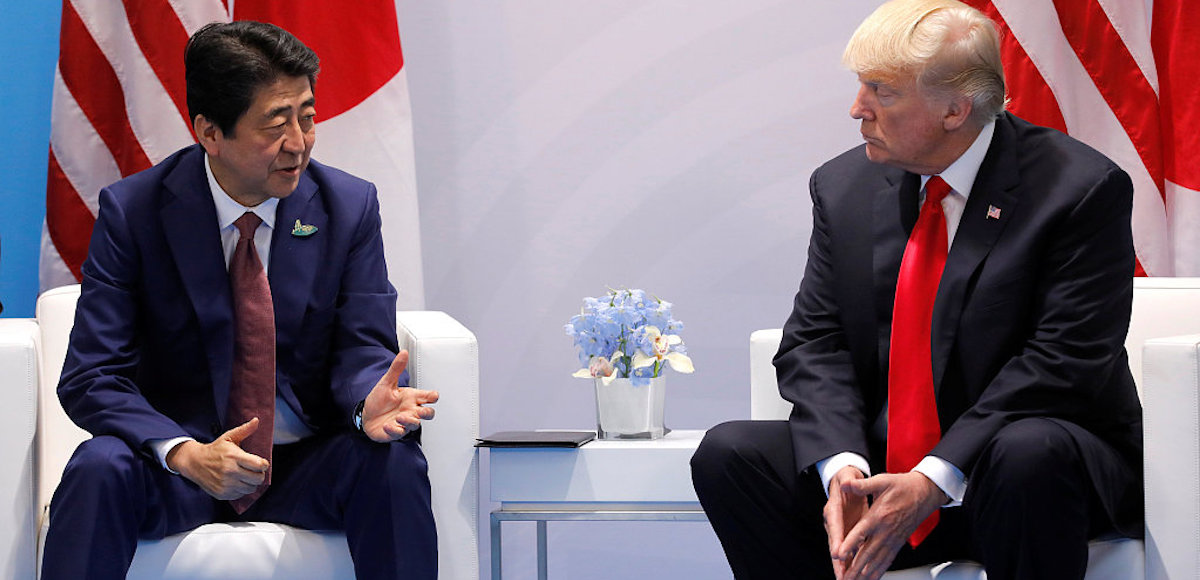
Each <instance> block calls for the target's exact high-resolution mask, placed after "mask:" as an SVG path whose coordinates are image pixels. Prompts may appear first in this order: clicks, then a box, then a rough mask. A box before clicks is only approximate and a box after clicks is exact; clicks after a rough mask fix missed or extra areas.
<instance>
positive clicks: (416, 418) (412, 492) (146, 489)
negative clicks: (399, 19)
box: [43, 22, 438, 580]
mask: <svg viewBox="0 0 1200 580" xmlns="http://www.w3.org/2000/svg"><path fill="white" fill-rule="evenodd" d="M185 64H186V70H187V100H188V109H189V115H190V117H191V119H192V125H193V129H194V130H195V133H196V137H197V139H198V140H199V144H198V145H193V146H190V147H187V148H184V149H182V150H180V151H178V152H177V153H175V154H173V155H172V156H170V157H168V158H167V159H165V160H163V161H162V162H161V163H159V164H158V165H156V166H154V167H152V168H150V169H148V170H146V171H143V172H141V173H139V174H136V175H133V176H130V177H128V178H126V179H123V180H121V181H118V182H117V183H114V184H112V185H111V186H109V187H107V188H105V189H104V190H102V191H101V193H100V212H99V216H98V218H97V221H96V225H95V229H94V230H93V234H92V240H91V246H90V249H89V254H88V259H87V261H86V262H85V263H84V265H83V282H82V294H81V296H80V299H79V303H78V307H77V312H76V319H75V326H74V328H73V330H72V333H71V342H70V347H69V349H68V353H67V358H66V363H65V365H64V367H63V373H62V378H61V382H60V384H59V388H58V393H59V398H60V400H61V402H62V404H63V407H64V408H65V410H66V412H67V414H68V415H69V416H70V417H71V419H72V420H73V421H74V422H75V423H76V424H78V425H80V426H81V427H82V428H84V429H85V430H87V431H88V432H90V433H91V434H92V435H93V438H92V439H90V440H88V441H86V442H84V443H83V444H81V445H80V446H79V448H78V449H77V450H76V452H75V454H74V455H73V456H72V458H71V460H70V462H69V463H68V464H67V467H66V469H65V471H64V473H63V477H62V483H61V484H60V485H59V487H58V489H57V490H56V491H55V494H54V498H53V501H52V503H51V508H50V532H49V535H48V537H47V539H46V548H45V557H44V563H43V578H46V579H48V580H55V579H60V578H72V579H79V578H105V579H107V578H112V579H116V578H124V577H125V574H126V572H127V570H128V568H129V564H130V562H131V561H132V558H133V555H134V550H135V548H136V545H137V540H138V539H157V538H162V537H164V536H166V535H169V534H175V533H179V532H183V531H186V530H189V529H192V528H195V527H196V526H199V525H201V524H204V523H208V522H215V521H249V520H259V521H274V522H281V523H286V524H291V525H296V526H299V527H303V528H309V529H337V530H345V532H346V536H347V540H348V543H349V546H350V552H351V556H352V558H353V560H354V566H355V572H356V575H357V577H358V578H398V577H404V578H424V579H433V578H436V576H437V542H436V531H435V528H434V522H433V515H432V512H431V508H430V489H429V479H428V474H427V465H426V462H425V457H424V456H423V454H422V452H421V449H420V447H419V446H418V438H419V432H416V430H417V429H418V427H419V426H420V424H421V421H422V420H425V419H430V418H432V417H433V409H432V408H431V407H426V406H424V405H426V404H428V403H433V402H435V401H436V400H437V396H438V395H437V393H436V392H434V391H423V390H418V389H413V388H408V387H407V386H406V385H407V384H408V374H407V372H406V371H405V366H406V364H407V361H408V355H407V353H406V352H399V354H397V351H398V350H399V349H398V347H397V341H396V329H395V318H396V315H395V311H396V291H395V289H394V288H393V287H392V285H391V284H390V283H389V282H388V278H387V267H386V265H385V263H384V257H383V241H382V237H381V233H380V217H379V202H378V199H377V196H376V192H375V188H374V186H373V185H372V184H370V183H368V182H366V181H363V180H361V179H358V178H355V177H353V176H351V175H348V174H346V173H343V172H341V171H338V170H336V169H333V168H331V167H327V166H324V165H321V164H320V163H318V162H316V161H311V160H310V159H309V154H310V152H311V151H312V147H313V143H314V140H315V130H314V118H315V115H316V109H315V99H314V94H313V89H314V83H315V80H316V75H317V71H318V60H317V56H316V55H315V54H314V53H313V52H312V51H311V50H310V49H309V48H308V47H306V46H304V44H302V43H301V42H300V41H299V40H297V39H296V38H295V37H294V36H292V35H291V34H289V33H287V32H286V31H284V30H282V29H280V28H278V27H275V26H271V25H267V24H262V23H257V22H235V23H232V24H210V25H208V26H206V27H204V28H202V29H201V30H200V31H198V32H197V33H196V34H195V35H194V36H193V37H192V39H191V40H190V41H189V43H188V47H187V50H186V54H185ZM247 213H253V214H255V216H257V217H256V218H252V219H253V222H254V223H257V222H259V220H261V223H260V224H258V225H257V229H253V228H254V226H253V225H252V226H251V229H250V230H249V231H250V232H252V234H251V233H247V234H242V235H245V236H246V238H247V239H249V237H250V236H251V235H252V236H253V238H252V239H253V244H252V245H250V246H249V247H250V248H251V249H250V250H249V251H248V252H246V253H245V255H247V256H249V255H252V254H253V253H254V252H255V250H257V256H258V261H259V262H261V267H260V269H259V270H258V272H259V277H260V279H261V277H262V276H263V274H264V273H263V270H265V277H266V279H267V281H269V297H270V300H271V303H272V308H269V309H267V312H269V313H271V312H273V316H274V323H273V324H274V336H273V339H274V340H273V344H272V341H270V340H267V341H266V344H267V345H268V349H271V348H273V350H274V355H273V356H274V360H275V369H274V373H270V371H269V370H268V371H267V373H268V374H266V376H267V377H268V380H267V382H268V383H269V377H270V376H271V374H273V375H274V379H275V381H274V382H275V385H274V386H275V391H274V392H275V398H274V413H273V418H272V420H270V421H265V418H264V420H262V421H260V418H259V417H258V416H255V417H253V418H251V419H249V420H247V421H245V422H242V421H237V422H233V421H231V418H230V417H229V415H230V411H229V408H230V404H229V400H230V392H231V383H232V382H234V381H235V378H234V377H232V375H234V374H235V371H234V367H235V366H236V365H235V363H234V359H235V327H237V326H238V323H239V321H238V320H237V318H238V316H237V315H236V314H235V308H234V302H235V296H234V292H233V291H232V290H231V282H230V279H231V277H230V273H229V272H228V270H227V268H228V267H229V264H230V259H231V255H233V254H234V252H235V248H236V247H242V246H238V244H239V242H238V239H239V235H240V234H239V231H238V229H237V228H236V227H235V225H234V222H235V221H238V222H240V221H244V220H239V218H241V217H243V216H244V214H247ZM247 239H243V240H242V241H243V242H246V241H247ZM239 348H240V347H239ZM238 356H240V354H239V355H238ZM265 408H270V405H269V403H268V404H267V405H266V407H265ZM269 414H270V413H268V415H269ZM264 423H265V424H266V425H272V427H271V428H270V429H269V432H270V435H271V437H270V439H269V440H268V443H267V445H266V448H267V449H268V450H269V451H270V452H269V453H267V454H265V455H269V457H270V459H268V458H267V457H263V456H262V455H256V454H253V453H250V452H248V451H246V450H245V449H243V447H244V444H243V442H244V441H245V440H246V439H247V438H250V437H252V436H253V435H254V433H255V432H256V431H258V430H259V428H260V424H264ZM263 428H264V429H266V427H263ZM259 435H260V437H261V435H262V434H261V433H260V434H259ZM268 473H269V474H270V475H269V476H268ZM264 483H269V486H267V487H266V488H265V492H263V493H262V495H261V496H259V497H257V499H255V500H253V503H251V504H250V505H249V507H248V508H247V507H245V506H244V505H243V506H241V507H239V508H238V509H236V510H235V509H234V508H233V507H231V505H230V503H229V502H228V500H239V499H244V498H246V497H252V496H248V494H251V492H256V490H258V491H261V488H262V485H263V484H264ZM242 510H244V511H242Z"/></svg>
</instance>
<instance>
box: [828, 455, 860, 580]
mask: <svg viewBox="0 0 1200 580" xmlns="http://www.w3.org/2000/svg"><path fill="white" fill-rule="evenodd" d="M864 477H866V476H865V475H863V472H861V471H859V470H858V468H857V467H851V466H849V465H847V466H846V467H843V468H841V469H839V470H838V472H837V473H835V474H834V475H833V479H830V480H829V490H828V491H829V500H828V501H827V502H825V511H824V516H825V534H826V535H827V536H829V554H830V556H831V557H832V558H833V573H834V575H835V576H837V578H838V580H842V577H843V576H844V575H845V571H846V561H844V560H842V559H840V558H838V557H837V554H838V553H839V552H840V551H841V547H842V541H843V540H844V539H845V538H846V532H847V531H849V530H850V529H851V528H853V527H854V526H855V525H856V524H857V523H858V521H859V519H861V518H862V515H863V512H865V511H867V498H866V497H863V496H860V495H855V494H850V493H846V492H845V491H843V489H842V485H843V484H844V483H847V482H849V481H852V480H855V479H863V478H864Z"/></svg>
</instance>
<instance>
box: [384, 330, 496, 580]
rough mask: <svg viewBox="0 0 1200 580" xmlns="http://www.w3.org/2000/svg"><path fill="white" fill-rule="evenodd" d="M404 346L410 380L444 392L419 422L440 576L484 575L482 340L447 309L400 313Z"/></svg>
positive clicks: (400, 331)
mask: <svg viewBox="0 0 1200 580" xmlns="http://www.w3.org/2000/svg"><path fill="white" fill-rule="evenodd" d="M396 328H397V331H398V337H399V340H400V348H404V349H408V353H409V360H408V372H409V377H410V382H411V385H412V386H414V387H417V388H421V389H432V390H436V391H438V392H439V394H440V395H441V399H440V400H439V401H438V402H437V403H436V404H435V405H434V409H435V410H436V415H435V416H434V418H433V420H432V421H429V422H427V423H425V424H424V425H423V426H422V427H421V431H422V433H421V445H422V447H423V449H424V451H425V457H426V458H427V459H428V461H429V479H430V481H431V482H432V485H433V514H434V518H436V520H437V526H438V567H439V576H441V577H442V578H472V579H473V578H478V577H479V464H478V459H477V454H476V451H475V438H476V437H478V436H479V345H478V343H477V342H476V340H475V335H474V334H472V333H471V331H470V330H467V328H466V327H464V326H463V325H462V324H459V322H458V321H456V320H454V319H453V318H451V317H450V316H449V315H447V314H446V313H444V312H432V311H410V312H405V311H402V312H398V313H397V314H396Z"/></svg>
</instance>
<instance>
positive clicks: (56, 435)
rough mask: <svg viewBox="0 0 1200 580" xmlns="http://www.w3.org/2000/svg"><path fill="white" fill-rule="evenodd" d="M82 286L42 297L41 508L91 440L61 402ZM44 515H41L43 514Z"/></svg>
mask: <svg viewBox="0 0 1200 580" xmlns="http://www.w3.org/2000/svg"><path fill="white" fill-rule="evenodd" d="M78 300H79V285H78V284H75V285H71V286H62V287H60V288H54V289H51V290H47V291H46V292H44V293H42V295H41V296H39V297H38V301H37V313H36V316H37V323H38V332H39V333H40V339H41V361H40V362H39V367H40V369H39V372H38V397H37V400H38V415H37V416H38V430H37V444H36V453H37V457H38V460H37V461H36V462H35V463H36V464H37V473H36V474H35V476H36V477H37V481H36V485H37V504H36V505H37V506H38V507H39V508H41V507H44V506H46V505H49V503H50V496H52V495H54V488H56V487H58V480H59V478H61V477H62V472H63V468H64V467H66V466H67V460H68V459H70V458H71V454H72V453H74V452H75V448H76V447H78V446H79V444H80V443H82V442H84V441H85V440H87V439H89V438H91V435H89V434H88V432H87V431H84V430H83V429H80V428H79V427H78V426H76V425H75V423H72V422H71V419H69V418H68V417H67V413H66V411H63V408H62V405H61V404H60V403H59V402H58V377H59V375H60V374H62V368H63V361H64V360H65V359H66V358H67V344H68V343H70V341H71V327H72V326H74V325H75V303H76V302H77V301H78ZM39 513H40V512H39Z"/></svg>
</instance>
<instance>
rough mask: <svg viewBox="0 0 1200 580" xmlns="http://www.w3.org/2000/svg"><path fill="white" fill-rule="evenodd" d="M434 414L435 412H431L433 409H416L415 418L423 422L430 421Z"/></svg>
mask: <svg viewBox="0 0 1200 580" xmlns="http://www.w3.org/2000/svg"><path fill="white" fill-rule="evenodd" d="M435 413H436V412H435V411H434V410H433V407H421V408H419V409H417V417H420V418H421V419H425V420H429V419H432V418H433V415H434V414H435Z"/></svg>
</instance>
